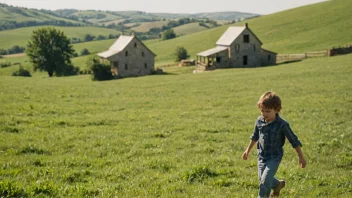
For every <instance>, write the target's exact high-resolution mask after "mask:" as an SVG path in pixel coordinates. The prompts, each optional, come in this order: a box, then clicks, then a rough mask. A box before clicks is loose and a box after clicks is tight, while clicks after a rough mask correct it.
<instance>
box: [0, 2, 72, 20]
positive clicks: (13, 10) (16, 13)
mask: <svg viewBox="0 0 352 198" xmlns="http://www.w3.org/2000/svg"><path fill="white" fill-rule="evenodd" d="M0 19H1V21H2V22H4V21H7V20H9V21H16V22H25V21H46V20H62V21H67V22H72V23H78V22H77V21H74V20H69V19H65V18H61V17H57V16H54V15H52V14H49V13H45V12H43V10H36V9H28V8H22V7H12V6H7V5H5V4H0Z"/></svg>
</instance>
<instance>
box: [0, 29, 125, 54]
mask: <svg viewBox="0 0 352 198" xmlns="http://www.w3.org/2000/svg"><path fill="white" fill-rule="evenodd" d="M42 27H47V26H36V27H26V28H19V29H14V30H6V31H0V43H1V44H0V48H3V49H7V48H10V47H12V46H14V45H19V46H23V47H25V46H26V45H27V43H28V40H29V39H30V36H31V35H32V32H33V31H34V30H36V29H38V28H42ZM55 28H56V29H59V30H61V31H63V32H64V33H65V35H66V36H67V37H69V38H72V37H76V38H81V39H83V37H84V35H85V34H87V33H89V34H91V35H94V36H98V35H103V36H108V35H109V34H113V35H116V34H120V33H121V32H118V31H116V30H114V29H107V28H100V27H55Z"/></svg>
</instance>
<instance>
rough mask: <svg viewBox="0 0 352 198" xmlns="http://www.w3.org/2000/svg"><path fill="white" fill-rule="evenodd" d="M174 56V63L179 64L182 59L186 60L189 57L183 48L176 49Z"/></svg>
mask: <svg viewBox="0 0 352 198" xmlns="http://www.w3.org/2000/svg"><path fill="white" fill-rule="evenodd" d="M175 56H176V62H179V61H181V60H183V59H187V58H188V57H189V54H188V52H187V50H186V49H185V48H184V47H177V48H176V52H175Z"/></svg>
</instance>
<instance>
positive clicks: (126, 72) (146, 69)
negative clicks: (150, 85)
mask: <svg viewBox="0 0 352 198" xmlns="http://www.w3.org/2000/svg"><path fill="white" fill-rule="evenodd" d="M126 51H127V52H128V53H127V54H126ZM109 61H110V63H111V66H112V67H115V68H113V70H116V68H117V72H116V73H117V76H118V77H132V76H144V75H149V74H151V73H153V72H154V54H153V53H151V52H150V51H149V50H148V49H147V48H146V47H145V46H144V45H143V44H142V43H141V42H140V41H139V40H138V39H136V38H134V39H133V40H132V41H131V42H130V43H129V44H128V45H127V46H126V47H125V49H124V50H123V51H121V52H119V53H118V54H116V55H114V56H112V57H110V58H109ZM116 61H117V62H118V63H116Z"/></svg>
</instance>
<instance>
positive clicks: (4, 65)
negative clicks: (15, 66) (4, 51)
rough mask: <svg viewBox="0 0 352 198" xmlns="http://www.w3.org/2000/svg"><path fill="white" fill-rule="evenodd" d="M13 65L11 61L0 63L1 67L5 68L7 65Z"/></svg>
mask: <svg viewBox="0 0 352 198" xmlns="http://www.w3.org/2000/svg"><path fill="white" fill-rule="evenodd" d="M11 65H12V63H11V62H8V61H7V62H1V63H0V67H1V68H5V67H10V66H11Z"/></svg>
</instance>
